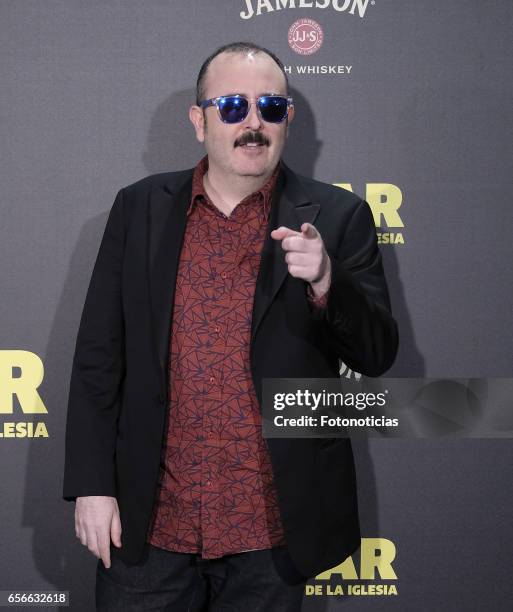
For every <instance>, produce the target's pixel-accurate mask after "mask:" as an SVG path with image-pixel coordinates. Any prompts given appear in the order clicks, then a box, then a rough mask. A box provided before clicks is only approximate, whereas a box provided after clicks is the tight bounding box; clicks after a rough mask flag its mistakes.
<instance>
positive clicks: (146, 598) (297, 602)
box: [96, 545, 307, 612]
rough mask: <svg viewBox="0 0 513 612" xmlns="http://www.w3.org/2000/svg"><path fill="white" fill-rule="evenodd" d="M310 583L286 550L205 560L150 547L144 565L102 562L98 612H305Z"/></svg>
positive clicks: (98, 573) (113, 558)
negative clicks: (305, 594) (302, 608)
mask: <svg viewBox="0 0 513 612" xmlns="http://www.w3.org/2000/svg"><path fill="white" fill-rule="evenodd" d="M306 581H307V578H305V577H304V576H302V575H301V574H299V573H298V571H297V569H296V568H295V566H294V564H293V563H292V560H291V559H290V556H289V554H288V551H287V549H286V547H285V546H279V547H276V548H271V549H268V550H255V551H250V552H243V553H238V554H234V555H226V556H224V557H221V558H219V559H202V558H201V555H199V554H189V553H177V552H171V551H168V550H164V549H162V548H156V547H155V546H150V545H148V546H147V555H146V556H145V560H144V561H143V562H142V563H140V564H139V565H126V564H125V563H124V562H123V561H121V559H119V558H118V557H116V556H115V555H111V567H110V568H109V569H105V567H104V565H103V561H102V560H101V559H99V560H98V565H97V569H96V609H97V610H109V611H110V610H113V611H115V610H123V611H127V612H128V611H134V612H143V611H145V610H154V611H157V610H170V611H171V610H172V611H173V612H207V611H208V612H300V610H301V601H302V599H303V593H304V590H305V584H306Z"/></svg>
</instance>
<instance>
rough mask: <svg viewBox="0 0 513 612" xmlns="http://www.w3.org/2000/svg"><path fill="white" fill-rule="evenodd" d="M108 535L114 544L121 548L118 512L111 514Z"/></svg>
mask: <svg viewBox="0 0 513 612" xmlns="http://www.w3.org/2000/svg"><path fill="white" fill-rule="evenodd" d="M110 537H111V540H112V542H113V543H114V545H115V546H117V547H118V548H121V520H120V518H119V513H118V512H114V514H113V516H112V521H111V523H110Z"/></svg>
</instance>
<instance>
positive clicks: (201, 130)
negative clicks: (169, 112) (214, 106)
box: [189, 104, 205, 142]
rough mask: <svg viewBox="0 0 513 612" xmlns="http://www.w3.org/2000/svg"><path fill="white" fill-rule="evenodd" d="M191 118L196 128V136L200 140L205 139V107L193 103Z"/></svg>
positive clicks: (190, 112) (190, 111) (190, 110)
mask: <svg viewBox="0 0 513 612" xmlns="http://www.w3.org/2000/svg"><path fill="white" fill-rule="evenodd" d="M189 119H190V120H191V123H192V125H193V126H194V130H195V132H196V138H197V139H198V141H199V142H204V141H205V116H204V114H203V109H202V108H200V107H199V106H196V104H193V105H192V106H191V107H190V108H189Z"/></svg>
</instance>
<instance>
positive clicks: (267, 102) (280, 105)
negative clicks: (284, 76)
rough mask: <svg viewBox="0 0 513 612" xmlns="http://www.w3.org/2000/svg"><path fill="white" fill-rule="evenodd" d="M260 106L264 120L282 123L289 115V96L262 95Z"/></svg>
mask: <svg viewBox="0 0 513 612" xmlns="http://www.w3.org/2000/svg"><path fill="white" fill-rule="evenodd" d="M259 108H260V113H261V115H262V118H263V119H264V121H269V122H270V123H280V122H281V121H283V120H284V119H285V117H286V116H287V108H288V104H287V98H284V97H283V96H262V97H261V98H260V101H259Z"/></svg>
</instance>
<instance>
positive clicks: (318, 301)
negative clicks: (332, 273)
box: [306, 284, 330, 308]
mask: <svg viewBox="0 0 513 612" xmlns="http://www.w3.org/2000/svg"><path fill="white" fill-rule="evenodd" d="M329 292H330V290H329V289H328V291H326V293H323V294H322V295H321V296H320V297H317V296H316V295H315V293H314V292H313V289H312V286H311V285H310V284H308V285H307V287H306V295H307V297H308V301H309V302H310V303H311V304H313V305H314V306H315V307H316V308H326V305H327V304H328V294H329Z"/></svg>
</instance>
